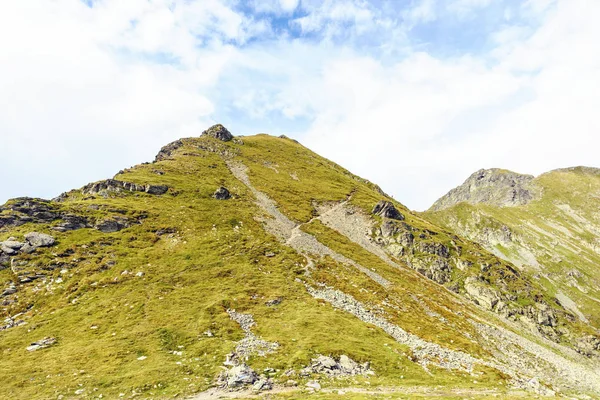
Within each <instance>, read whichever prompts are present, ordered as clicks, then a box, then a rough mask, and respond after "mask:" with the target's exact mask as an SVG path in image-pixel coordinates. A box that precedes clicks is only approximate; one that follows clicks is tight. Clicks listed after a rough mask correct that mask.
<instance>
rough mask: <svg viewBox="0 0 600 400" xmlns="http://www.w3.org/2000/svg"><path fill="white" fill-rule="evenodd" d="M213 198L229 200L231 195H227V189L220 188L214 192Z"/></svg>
mask: <svg viewBox="0 0 600 400" xmlns="http://www.w3.org/2000/svg"><path fill="white" fill-rule="evenodd" d="M213 197H214V198H215V199H217V200H229V199H230V198H231V193H229V190H227V188H225V187H223V186H221V187H220V188H218V189H217V190H216V191H215V193H214V194H213Z"/></svg>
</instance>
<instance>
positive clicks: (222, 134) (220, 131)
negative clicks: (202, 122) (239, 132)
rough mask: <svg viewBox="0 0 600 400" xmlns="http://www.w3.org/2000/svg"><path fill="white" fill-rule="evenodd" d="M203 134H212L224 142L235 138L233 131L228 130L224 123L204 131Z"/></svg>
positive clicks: (211, 135)
mask: <svg viewBox="0 0 600 400" xmlns="http://www.w3.org/2000/svg"><path fill="white" fill-rule="evenodd" d="M202 136H210V137H213V138H215V139H219V140H221V141H223V142H228V141H230V140H232V139H233V135H232V134H231V132H229V131H228V130H227V128H225V127H224V126H223V125H221V124H216V125H213V126H211V127H210V128H208V129H207V130H205V131H204V132H202Z"/></svg>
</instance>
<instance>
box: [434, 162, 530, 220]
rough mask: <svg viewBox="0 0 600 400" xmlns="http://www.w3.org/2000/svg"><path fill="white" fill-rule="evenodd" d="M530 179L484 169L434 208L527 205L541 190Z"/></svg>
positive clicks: (435, 204) (449, 193)
mask: <svg viewBox="0 0 600 400" xmlns="http://www.w3.org/2000/svg"><path fill="white" fill-rule="evenodd" d="M533 179H534V177H533V176H531V175H522V174H517V173H515V172H510V171H506V170H501V169H496V168H494V169H481V170H479V171H477V172H475V173H474V174H473V175H471V176H470V177H469V178H468V179H467V180H466V181H465V182H464V183H463V184H462V185H460V186H458V187H456V188H454V189H452V190H451V191H450V192H448V194H446V195H445V196H444V197H442V198H440V199H439V200H438V201H436V202H435V203H434V204H433V206H431V208H430V211H439V210H443V209H445V208H449V207H452V206H453V205H455V204H458V203H461V202H468V203H471V204H477V203H486V204H491V205H496V206H500V207H511V206H519V205H523V204H527V203H529V202H530V201H532V200H535V199H536V198H537V197H539V194H540V189H539V188H537V187H536V186H535V184H534V183H533V182H532V181H533Z"/></svg>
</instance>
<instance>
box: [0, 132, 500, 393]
mask: <svg viewBox="0 0 600 400" xmlns="http://www.w3.org/2000/svg"><path fill="white" fill-rule="evenodd" d="M244 141H245V144H244V145H237V144H233V143H229V144H226V145H223V146H229V147H231V148H236V149H238V150H239V151H241V155H240V156H239V157H240V159H241V160H243V162H244V163H245V164H246V165H247V166H248V167H249V168H250V178H251V180H252V181H253V183H255V185H256V186H257V187H258V188H259V189H260V190H264V191H265V192H266V193H268V195H269V196H271V197H272V198H273V199H274V200H275V201H277V203H278V204H279V205H280V206H281V209H282V211H284V212H285V213H286V214H287V215H288V216H290V217H291V218H293V219H295V220H297V221H302V222H304V221H307V220H308V219H309V218H310V216H311V215H312V213H313V210H312V204H311V201H312V200H317V201H337V200H340V199H343V198H345V196H346V195H348V194H349V193H350V192H354V193H355V196H354V200H353V201H354V202H355V203H356V204H357V205H359V206H361V207H364V208H370V207H372V205H373V203H374V202H376V201H377V200H379V199H380V198H381V197H382V196H381V195H380V194H378V193H377V192H376V190H375V188H374V187H373V185H370V184H369V183H367V182H365V181H363V180H361V179H359V178H357V177H355V176H353V175H351V174H349V173H348V172H347V171H345V170H343V169H342V168H340V167H338V166H336V165H334V164H332V163H330V162H328V161H327V160H325V159H323V158H321V157H318V156H316V155H315V154H314V153H312V152H310V151H308V150H307V149H305V148H303V147H302V146H300V145H298V144H295V143H294V142H292V141H290V140H285V139H275V138H271V137H267V136H255V137H248V138H244ZM209 142H211V139H208V138H201V139H190V140H187V141H186V146H184V147H183V148H181V149H179V150H178V151H177V152H176V156H175V158H174V159H173V160H165V161H161V162H158V163H154V164H150V165H139V166H136V167H134V168H132V169H130V170H128V171H126V172H125V173H124V174H121V175H119V176H117V178H118V179H122V180H126V181H130V182H137V183H153V184H166V185H169V186H170V187H171V191H170V192H169V194H166V195H163V196H151V195H147V194H142V193H127V194H119V195H114V196H111V197H109V198H102V197H100V196H97V197H93V198H89V197H88V198H83V197H82V196H81V195H80V194H78V193H75V192H74V193H72V195H71V197H70V199H69V200H67V201H66V202H64V203H61V204H60V207H62V208H64V209H65V210H72V211H75V212H77V213H80V214H86V215H90V216H95V217H98V216H113V215H121V214H120V213H117V212H116V210H120V211H121V212H125V215H127V216H131V217H133V216H136V215H140V213H146V214H147V218H145V219H144V220H143V222H142V223H141V224H139V225H134V226H132V227H130V228H127V229H124V230H122V231H120V232H117V233H112V234H103V233H101V232H99V231H96V230H93V229H82V230H79V231H74V232H68V233H57V232H53V231H50V230H49V227H48V226H40V225H33V224H28V225H24V226H22V227H19V228H17V229H14V230H12V231H10V232H3V233H1V234H0V239H2V240H4V239H6V238H8V237H9V236H16V237H19V238H20V237H21V236H22V235H23V234H24V233H26V232H29V231H41V232H49V233H52V234H53V235H54V236H55V237H56V238H57V239H58V245H57V246H55V247H52V248H49V249H45V250H40V251H38V253H36V254H35V255H33V256H31V257H29V258H30V264H29V265H28V267H27V268H32V269H39V268H42V267H44V266H47V265H49V264H52V263H54V264H60V263H62V266H61V267H60V268H57V269H54V270H52V271H46V274H47V275H48V278H47V279H46V280H45V281H41V280H38V281H36V282H34V283H33V284H28V285H22V286H21V287H19V292H18V294H17V296H18V303H17V304H15V305H10V306H6V307H3V309H2V312H3V315H4V316H8V315H14V314H15V313H17V312H21V311H23V312H25V313H26V314H25V319H26V321H27V325H24V326H20V327H16V328H12V329H9V330H6V331H2V332H0V382H2V384H1V385H0V397H3V398H23V399H25V398H55V397H56V396H58V395H59V394H63V395H66V396H67V397H68V396H73V394H74V392H75V391H76V390H77V389H80V388H83V389H85V393H84V394H83V395H81V396H80V397H84V398H87V397H90V398H91V397H93V396H98V395H99V394H103V395H104V397H105V398H106V397H108V398H114V397H116V396H117V395H118V394H119V393H125V394H126V397H130V396H131V395H132V394H133V393H134V392H137V393H142V394H143V395H144V397H148V396H150V397H161V398H162V397H169V396H173V395H176V394H187V393H194V392H198V391H201V390H203V389H205V388H207V387H208V386H209V385H210V383H211V382H212V381H213V379H214V377H215V375H216V374H217V373H218V372H219V371H220V370H221V367H220V366H221V364H222V361H224V359H225V355H226V354H227V353H228V352H230V351H231V350H232V349H233V348H234V347H235V341H237V340H240V339H241V338H242V337H243V332H242V330H241V329H240V328H239V326H238V325H237V324H236V323H235V322H233V321H231V320H230V319H229V317H228V315H227V313H226V312H225V311H226V309H227V308H235V309H236V310H237V311H239V312H248V313H251V314H253V316H254V319H255V320H256V323H257V325H256V327H255V328H254V332H255V333H256V334H257V335H260V336H262V337H263V338H264V339H266V340H270V341H277V342H279V344H280V346H281V347H280V349H279V350H278V351H277V352H276V353H274V354H272V355H269V356H268V357H267V358H260V357H256V358H253V359H251V360H250V361H249V363H250V364H251V365H252V366H253V367H254V368H256V369H258V370H260V369H261V368H264V367H266V366H267V365H268V366H270V367H274V368H277V369H279V370H282V371H283V370H285V369H287V368H296V369H298V368H300V367H302V366H304V365H306V364H307V363H308V362H309V360H310V358H311V357H313V356H314V355H315V354H318V353H322V354H342V353H344V354H348V355H349V356H350V357H352V358H354V359H355V360H357V361H367V360H368V361H371V363H372V365H373V369H374V370H375V371H377V376H376V377H375V378H371V379H370V383H371V384H373V385H376V384H382V385H391V384H398V383H399V382H402V383H403V384H406V385H415V384H417V385H418V384H427V385H459V386H460V385H466V386H472V385H473V384H472V377H469V376H465V375H464V374H461V373H449V372H446V371H438V370H435V369H433V370H432V375H431V376H430V375H425V374H424V372H423V370H422V369H421V367H420V366H418V365H417V364H414V363H413V362H411V361H410V360H409V358H408V355H409V354H408V353H409V352H408V350H407V348H405V347H403V346H400V345H398V344H397V343H396V342H395V341H393V340H392V339H391V338H390V337H389V336H387V335H386V334H384V333H383V332H382V331H381V330H379V329H376V328H374V327H371V326H367V325H366V324H363V323H361V322H360V321H359V320H357V319H355V318H353V317H351V316H349V315H348V314H344V313H342V312H340V311H336V310H334V309H333V308H332V307H330V306H329V305H325V304H322V303H320V302H317V301H316V300H314V299H313V298H312V297H310V296H309V295H308V293H307V292H306V290H305V289H304V286H303V284H302V283H300V282H297V281H296V280H295V278H296V277H298V276H301V274H302V273H303V268H302V265H303V263H304V262H305V261H304V259H303V258H302V257H300V256H299V255H297V254H296V253H294V252H293V251H292V250H291V249H289V248H287V247H284V246H282V245H281V244H280V243H279V242H277V240H275V238H274V237H272V236H270V235H268V234H266V233H265V231H264V230H263V229H262V227H261V225H260V223H259V222H257V221H255V219H254V218H255V216H256V215H259V214H261V212H260V210H259V209H258V208H257V206H256V205H255V204H254V203H253V199H252V196H251V194H250V193H249V192H248V190H247V189H246V188H245V187H244V186H243V185H242V184H241V183H240V182H239V181H237V180H236V179H235V178H234V177H233V176H232V175H231V174H230V172H229V171H228V169H227V168H226V165H225V163H224V162H223V160H222V159H221V158H220V157H219V156H218V155H216V154H215V153H211V152H207V151H203V150H199V149H198V148H197V145H198V144H199V143H209ZM219 145H220V146H221V145H222V144H220V143H219ZM184 153H187V155H184ZM264 160H269V161H270V162H271V165H270V166H269V165H265V164H264ZM271 167H272V168H271ZM273 168H275V169H277V170H278V173H277V172H275V170H274V169H273ZM156 169H160V170H162V171H164V172H165V174H164V175H157V174H155V173H153V170H156ZM290 172H291V173H294V174H296V176H297V177H298V180H297V181H296V180H294V179H290V178H289V173H290ZM286 175H287V176H286ZM220 185H224V186H226V187H228V188H229V189H230V190H231V191H232V193H234V195H235V198H234V199H232V200H229V201H217V200H214V199H213V198H212V197H211V195H212V193H213V192H214V190H215V189H216V188H217V187H218V186H220ZM92 204H93V205H99V206H101V208H100V210H94V209H90V208H89V206H90V205H92ZM171 227H172V228H176V229H177V233H175V234H173V235H163V236H161V237H158V236H157V235H156V234H155V233H154V232H155V231H156V230H157V229H160V228H171ZM324 236H327V237H329V240H330V242H331V243H333V242H335V241H338V242H339V243H338V244H336V245H335V247H338V248H339V251H342V250H344V252H346V253H347V255H348V256H351V257H353V258H355V259H357V260H358V261H359V262H364V263H365V264H369V266H370V267H372V268H375V269H376V270H378V272H380V273H381V274H382V275H384V276H386V278H388V279H390V280H392V281H394V282H395V283H397V284H398V286H397V288H396V289H394V293H392V294H389V295H388V296H389V298H390V299H392V300H393V301H394V302H397V303H398V304H402V305H403V312H401V313H398V312H396V313H395V316H394V318H395V321H396V322H398V323H400V324H401V325H402V326H405V327H406V329H407V330H409V331H413V332H415V333H417V334H421V335H422V336H425V337H427V338H430V339H432V340H436V341H437V342H440V343H443V344H444V345H448V346H449V347H455V348H464V349H467V350H469V351H471V352H472V353H474V354H478V353H484V350H482V349H481V348H479V347H478V345H477V344H476V343H473V342H471V341H469V340H468V339H466V336H465V335H464V333H465V332H467V333H468V332H469V330H470V329H472V328H470V326H469V325H468V324H466V323H465V322H464V321H462V320H461V319H460V318H458V317H457V316H456V315H455V314H453V313H449V312H447V311H446V310H445V309H443V308H440V307H439V306H437V305H436V304H444V303H446V304H448V302H451V301H452V300H451V298H450V297H449V296H447V295H446V294H444V293H443V292H440V291H439V290H437V289H436V286H435V285H434V284H432V283H429V282H426V281H424V280H423V279H422V278H419V277H417V276H416V275H415V274H414V273H413V272H412V271H408V270H407V272H406V273H403V274H399V273H398V271H396V270H391V269H390V267H388V266H386V265H381V263H380V262H378V261H377V260H372V259H370V258H369V257H370V256H369V255H368V254H363V253H361V252H360V250H359V249H358V248H356V246H355V245H353V244H349V243H347V242H344V240H343V239H341V238H336V237H335V235H333V234H330V233H328V234H327V235H324ZM332 247H333V245H332ZM353 247H354V248H353ZM71 252H72V253H71ZM268 252H273V253H275V257H266V256H265V254H266V253H268ZM113 263H114V264H113ZM63 269H66V270H67V272H66V273H61V270H63ZM126 270H127V271H131V272H133V273H136V272H138V271H142V272H144V276H142V277H137V276H135V275H134V274H128V275H123V271H126ZM59 277H60V278H62V279H63V282H62V283H58V282H57V281H56V279H58V278H59ZM312 279H314V280H321V281H324V282H329V283H331V284H336V286H338V287H340V288H344V289H345V290H347V291H348V292H349V293H351V294H353V295H355V296H356V297H357V298H359V299H360V300H362V301H365V302H368V301H369V300H373V301H375V300H376V299H378V298H380V297H381V296H382V294H381V293H379V292H381V289H380V288H379V287H374V285H373V284H372V283H371V282H370V281H367V280H366V279H365V277H364V276H363V275H362V274H359V273H357V272H356V271H355V270H353V269H350V268H348V267H346V266H343V265H340V264H338V263H336V262H333V261H331V260H328V259H326V260H322V261H321V262H320V263H319V264H318V266H317V269H316V271H315V273H314V275H313V278H312ZM10 281H15V276H13V275H12V272H11V271H10V269H7V270H3V271H0V287H4V286H6V285H7V284H8V282H10ZM358 288H363V289H365V290H362V291H361V290H358ZM409 293H416V294H418V295H423V298H424V299H430V300H427V301H431V304H430V307H431V308H436V307H437V309H436V311H437V312H438V313H440V314H443V315H444V316H445V317H447V319H448V320H449V321H450V323H449V324H448V326H444V325H442V324H440V323H439V321H438V320H435V319H434V318H431V317H429V316H427V315H426V313H425V312H424V311H423V310H422V309H420V308H419V307H418V306H417V304H415V301H414V300H413V299H412V297H411V296H409V295H408V294H409ZM279 296H281V297H283V298H284V301H283V302H282V303H281V305H280V306H278V307H267V306H266V305H265V304H264V303H265V301H267V300H269V299H273V298H276V297H279ZM378 296H379V297H378ZM456 306H457V307H459V306H458V305H456ZM207 329H210V330H211V331H212V332H213V333H214V337H206V336H204V335H203V332H204V331H206V330H207ZM45 336H52V337H56V338H57V339H58V343H57V344H56V345H55V346H53V347H50V348H48V349H44V350H38V351H36V352H27V351H26V350H25V348H26V346H27V345H29V343H31V342H33V341H36V340H39V339H41V338H43V337H45ZM452 342H454V343H452ZM173 351H183V355H182V356H178V355H176V354H173V353H172V352H173ZM141 356H146V357H147V358H146V359H145V360H143V361H139V360H138V357H141ZM400 376H403V377H404V378H403V379H401V380H400V379H399V378H400ZM282 379H283V378H282ZM285 379H287V378H285ZM361 381H362V378H356V384H357V385H360V384H361ZM478 381H479V383H478V384H477V385H475V386H495V385H496V384H497V383H498V382H500V381H501V377H499V376H497V375H496V374H495V373H493V372H487V371H486V373H485V374H484V375H483V376H482V377H479V378H478Z"/></svg>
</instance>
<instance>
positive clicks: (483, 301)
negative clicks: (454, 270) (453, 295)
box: [464, 277, 500, 310]
mask: <svg viewBox="0 0 600 400" xmlns="http://www.w3.org/2000/svg"><path fill="white" fill-rule="evenodd" d="M464 286H465V291H466V292H467V295H468V296H469V297H470V298H471V300H473V301H474V302H475V303H477V304H479V305H480V306H482V307H483V308H485V309H486V310H492V309H494V307H495V306H496V304H498V302H499V301H500V295H499V294H498V292H497V291H496V290H494V289H492V288H490V287H489V286H487V285H486V284H484V283H482V282H479V281H478V280H477V278H474V277H469V278H467V279H466V280H465V284H464Z"/></svg>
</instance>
